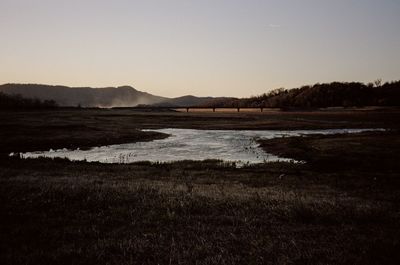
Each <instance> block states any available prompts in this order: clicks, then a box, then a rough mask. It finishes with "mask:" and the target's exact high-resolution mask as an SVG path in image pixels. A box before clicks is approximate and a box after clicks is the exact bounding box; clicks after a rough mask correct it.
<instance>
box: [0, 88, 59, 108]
mask: <svg viewBox="0 0 400 265" xmlns="http://www.w3.org/2000/svg"><path fill="white" fill-rule="evenodd" d="M56 107H58V105H57V103H56V102H55V101H54V100H44V101H42V100H39V99H31V98H24V97H22V96H21V95H14V94H13V95H9V94H5V93H3V92H0V109H3V110H4V109H53V108H56Z"/></svg>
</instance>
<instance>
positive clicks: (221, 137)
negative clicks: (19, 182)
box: [21, 129, 372, 166]
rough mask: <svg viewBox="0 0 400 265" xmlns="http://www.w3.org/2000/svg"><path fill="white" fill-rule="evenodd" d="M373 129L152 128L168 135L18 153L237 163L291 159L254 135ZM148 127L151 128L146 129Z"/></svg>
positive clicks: (114, 159) (90, 158)
mask: <svg viewBox="0 0 400 265" xmlns="http://www.w3.org/2000/svg"><path fill="white" fill-rule="evenodd" d="M371 130H372V129H331V130H295V131H277V130H194V129H159V130H151V131H156V132H161V133H165V134H168V135H169V137H167V138H165V139H161V140H154V141H151V142H137V143H128V144H118V145H109V146H100V147H94V148H92V149H90V150H79V149H77V150H67V149H60V150H50V151H44V152H28V153H23V154H21V155H22V157H23V158H37V157H50V158H56V157H60V158H68V159H70V160H86V161H89V162H93V161H97V162H102V163H132V162H137V161H151V162H172V161H179V160H205V159H218V160H223V161H227V162H235V163H236V164H237V165H238V166H241V165H244V164H255V163H263V162H270V161H293V162H296V161H294V160H292V159H290V158H284V157H278V156H275V155H272V154H269V153H268V152H265V151H264V150H262V149H261V148H260V147H259V145H258V143H257V139H272V138H276V137H288V136H301V135H307V134H337V133H358V132H363V131H371ZM145 131H150V130H145Z"/></svg>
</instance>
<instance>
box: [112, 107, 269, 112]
mask: <svg viewBox="0 0 400 265" xmlns="http://www.w3.org/2000/svg"><path fill="white" fill-rule="evenodd" d="M115 109H136V110H168V109H170V110H171V109H174V110H177V109H180V110H186V112H190V110H198V109H208V110H212V111H213V112H216V110H218V109H219V110H233V111H237V112H240V110H243V109H244V110H250V109H251V110H259V111H260V112H263V111H264V109H266V107H196V106H191V107H179V106H174V107H165V106H136V107H116V108H115Z"/></svg>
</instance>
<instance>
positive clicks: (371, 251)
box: [0, 108, 400, 264]
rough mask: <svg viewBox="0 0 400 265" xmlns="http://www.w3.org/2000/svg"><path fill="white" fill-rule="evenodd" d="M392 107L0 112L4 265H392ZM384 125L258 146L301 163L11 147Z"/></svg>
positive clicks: (398, 142)
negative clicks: (77, 154)
mask: <svg viewBox="0 0 400 265" xmlns="http://www.w3.org/2000/svg"><path fill="white" fill-rule="evenodd" d="M399 117H400V111H399V110H398V109H396V108H385V109H378V110H376V109H362V108H361V109H341V110H333V111H332V110H331V111H329V110H314V111H269V112H264V113H258V112H257V113H247V112H246V113H218V112H216V113H203V112H200V113H190V112H189V113H186V112H176V111H170V112H165V111H163V112H141V111H136V110H131V109H116V110H112V109H62V108H60V109H56V110H50V111H48V110H40V111H3V112H0V120H1V124H0V126H1V130H0V134H1V135H0V139H1V141H0V150H1V160H0V181H1V185H0V190H1V191H0V205H1V206H0V217H1V218H0V227H1V237H0V249H1V251H0V260H2V263H3V264H44V263H49V264H71V263H73V264H95V263H97V264H155V263H158V264H244V263H247V264H249V263H251V264H292V263H296V264H397V263H398V262H399V260H400V256H399V254H398V251H397V250H398V248H399V238H400V225H399V224H400V208H399V199H400V192H399V190H400V189H399V187H400V180H399V172H400V168H399V163H398V161H399V154H400V137H399V132H398V129H399V127H398V124H399V123H398V121H399V120H400V119H399ZM171 127H173V128H178V129H179V128H180V129H198V130H227V131H228V132H229V131H230V130H232V132H235V131H236V132H237V131H238V130H248V131H254V130H272V131H279V130H283V129H286V130H288V128H289V129H290V130H292V131H296V130H326V129H354V128H357V129H362V128H364V129H366V128H369V129H371V128H383V129H385V130H384V131H383V130H378V131H363V132H359V133H351V134H329V135H322V134H311V135H306V136H291V137H290V136H288V137H280V138H273V139H258V142H257V143H258V146H259V147H258V148H262V149H263V150H264V151H265V152H268V153H271V154H274V155H276V156H280V157H288V158H292V159H295V160H301V161H305V163H293V162H282V161H281V162H266V163H257V164H248V165H244V166H242V167H239V168H238V167H236V166H235V165H234V164H233V163H231V162H229V161H224V160H215V159H207V160H201V161H193V160H184V161H175V162H166V163H164V162H146V161H144V162H135V163H128V164H126V163H111V164H106V163H99V162H87V161H70V160H68V159H61V158H53V159H52V158H32V159H22V158H20V157H19V156H10V155H9V154H10V153H12V152H14V153H25V152H34V151H48V150H50V149H63V148H68V149H70V150H74V149H77V148H80V149H81V150H91V148H93V147H98V146H106V145H115V144H126V143H138V142H151V141H158V140H161V139H168V137H170V136H168V135H166V134H164V133H160V132H159V131H160V130H161V131H162V129H165V128H171Z"/></svg>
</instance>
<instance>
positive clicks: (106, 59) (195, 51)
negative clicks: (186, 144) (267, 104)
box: [0, 0, 400, 97]
mask: <svg viewBox="0 0 400 265" xmlns="http://www.w3.org/2000/svg"><path fill="white" fill-rule="evenodd" d="M378 78H382V79H383V81H392V80H399V79H400V1H399V0H264V1H261V0H196V1H195V0H163V1H162V0H159V1H155V0H144V1H135V0H107V1H105V0H96V1H95V0H0V84H4V83H40V84H50V85H67V86H91V87H108V86H122V85H131V86H133V87H135V88H136V89H138V90H141V91H146V92H149V93H152V94H156V95H161V96H166V97H176V96H182V95H188V94H191V95H197V96H236V97H246V96H251V95H259V94H262V93H265V92H268V90H270V89H274V88H280V87H285V88H292V87H299V86H302V85H307V84H314V83H317V82H319V83H323V82H332V81H360V82H370V81H373V80H375V79H378Z"/></svg>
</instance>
